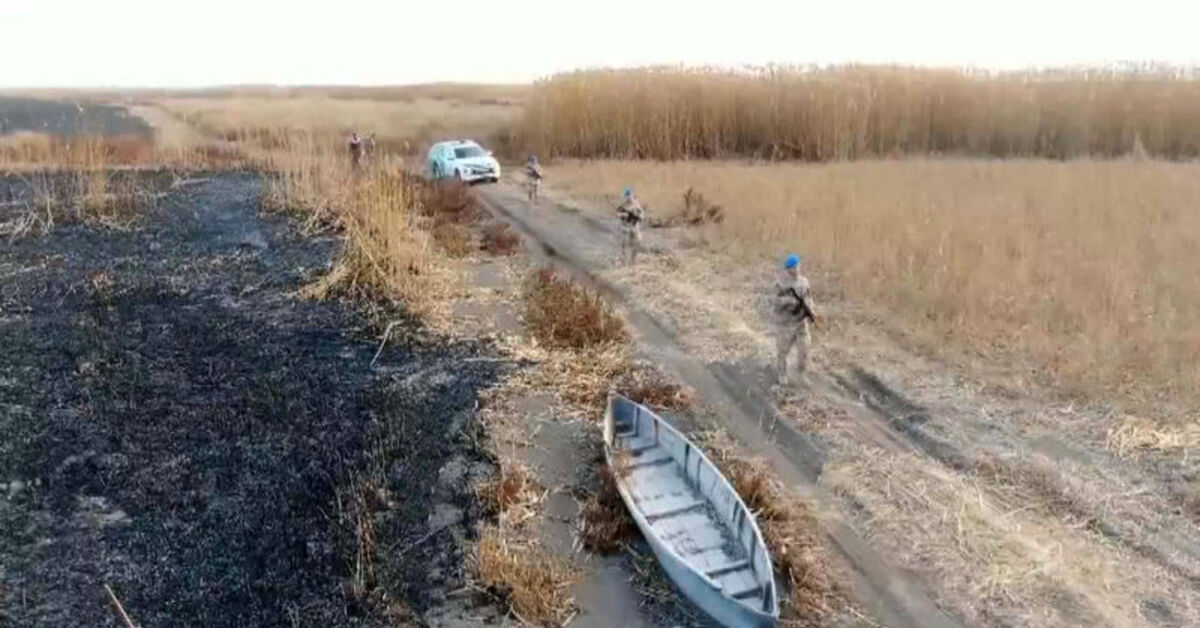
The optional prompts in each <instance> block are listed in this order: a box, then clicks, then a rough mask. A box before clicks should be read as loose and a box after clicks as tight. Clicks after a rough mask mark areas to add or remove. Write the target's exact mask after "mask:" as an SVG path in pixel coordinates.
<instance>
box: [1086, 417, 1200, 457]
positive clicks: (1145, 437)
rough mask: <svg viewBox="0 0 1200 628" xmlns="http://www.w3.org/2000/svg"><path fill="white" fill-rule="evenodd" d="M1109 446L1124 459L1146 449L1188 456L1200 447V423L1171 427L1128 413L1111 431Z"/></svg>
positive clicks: (1107, 442) (1109, 433) (1135, 455)
mask: <svg viewBox="0 0 1200 628" xmlns="http://www.w3.org/2000/svg"><path fill="white" fill-rule="evenodd" d="M1106 445H1107V447H1108V449H1109V450H1111V451H1113V452H1115V453H1116V454H1117V455H1118V456H1120V457H1122V458H1130V457H1137V456H1138V455H1140V454H1141V453H1142V452H1146V451H1154V452H1158V453H1175V452H1180V453H1183V454H1184V455H1187V454H1188V453H1190V452H1192V451H1193V450H1196V449H1200V426H1197V425H1195V424H1187V425H1182V426H1172V425H1167V424H1164V423H1161V422H1158V421H1154V420H1152V419H1147V418H1144V417H1137V416H1126V417H1125V418H1124V419H1122V421H1121V424H1120V425H1118V426H1116V427H1114V428H1112V429H1110V430H1109V431H1108V439H1107V441H1106Z"/></svg>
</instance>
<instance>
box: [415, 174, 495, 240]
mask: <svg viewBox="0 0 1200 628" xmlns="http://www.w3.org/2000/svg"><path fill="white" fill-rule="evenodd" d="M420 191H421V202H420V213H421V215H422V216H423V217H424V218H425V219H426V220H427V221H428V229H429V232H430V233H431V234H432V235H433V239H434V241H435V242H437V243H438V245H439V246H441V247H442V249H443V250H445V251H446V253H447V254H448V255H450V256H451V257H465V256H467V255H469V254H470V253H471V251H472V250H474V246H472V234H471V230H470V228H469V227H468V225H471V224H474V223H476V222H478V221H479V219H480V218H481V217H482V215H483V214H482V211H481V210H480V209H479V201H478V200H477V199H476V198H475V194H474V193H473V192H472V191H471V189H470V187H469V186H467V185H466V184H463V183H460V182H457V181H436V182H432V183H431V182H424V181H423V182H422V183H421V185H420Z"/></svg>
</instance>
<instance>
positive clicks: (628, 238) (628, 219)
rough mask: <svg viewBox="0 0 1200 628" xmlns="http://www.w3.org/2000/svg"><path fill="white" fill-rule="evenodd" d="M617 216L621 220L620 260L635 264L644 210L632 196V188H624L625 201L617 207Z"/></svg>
mask: <svg viewBox="0 0 1200 628" xmlns="http://www.w3.org/2000/svg"><path fill="white" fill-rule="evenodd" d="M617 216H618V217H619V218H620V219H621V259H628V261H629V263H630V264H633V263H636V262H637V254H638V249H640V248H641V246H642V221H643V220H645V219H646V210H644V209H642V204H641V203H639V202H638V200H637V197H636V196H634V195H633V188H625V200H624V201H622V202H621V204H620V205H618V206H617Z"/></svg>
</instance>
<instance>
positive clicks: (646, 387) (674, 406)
mask: <svg viewBox="0 0 1200 628" xmlns="http://www.w3.org/2000/svg"><path fill="white" fill-rule="evenodd" d="M616 389H617V392H619V393H621V394H622V395H624V396H626V397H628V398H629V399H632V400H633V401H636V402H637V403H640V404H642V405H644V406H646V407H648V408H651V409H654V410H671V411H675V412H684V411H686V410H689V409H691V407H692V406H693V405H694V404H695V401H696V395H695V392H694V391H692V390H691V389H689V388H686V387H684V386H683V385H681V384H680V383H679V381H678V380H676V379H675V378H673V377H671V376H669V375H667V374H666V373H664V372H662V370H660V369H658V368H657V367H654V366H651V365H648V364H638V365H635V366H633V367H632V368H631V369H630V370H629V371H628V372H627V373H625V374H624V376H622V377H621V378H620V379H618V381H617V383H616Z"/></svg>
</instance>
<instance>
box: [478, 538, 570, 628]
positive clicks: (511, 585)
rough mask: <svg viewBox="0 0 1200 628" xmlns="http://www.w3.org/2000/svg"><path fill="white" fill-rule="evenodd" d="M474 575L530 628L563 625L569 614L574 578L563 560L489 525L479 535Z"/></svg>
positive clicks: (532, 542) (529, 542) (527, 541)
mask: <svg viewBox="0 0 1200 628" xmlns="http://www.w3.org/2000/svg"><path fill="white" fill-rule="evenodd" d="M474 560H475V572H476V574H477V575H478V576H479V579H480V581H481V583H482V584H483V585H484V586H486V587H487V588H488V589H489V590H490V591H491V592H492V593H494V594H496V595H498V596H499V597H500V598H501V599H502V600H504V601H505V603H506V604H507V605H508V607H509V610H510V611H511V612H512V613H513V614H514V615H516V616H517V617H518V618H519V619H520V620H521V621H522V622H524V623H526V624H530V625H563V624H565V623H566V622H567V620H568V619H569V618H570V615H571V613H572V611H573V605H574V604H573V601H572V598H571V592H570V589H571V585H572V584H573V583H574V581H575V580H576V579H577V578H578V575H577V574H576V572H575V571H574V570H573V569H572V568H571V566H570V565H569V564H568V563H567V562H566V561H565V560H563V559H561V558H559V557H558V556H555V555H553V554H551V553H549V552H547V551H546V550H545V549H543V548H541V547H540V546H539V545H538V544H537V543H536V542H534V541H531V540H518V539H516V538H512V537H511V535H508V534H506V533H505V530H504V528H502V527H498V526H494V525H489V526H486V527H484V529H483V531H482V532H481V533H480V535H479V543H478V545H477V546H476V551H475V556H474Z"/></svg>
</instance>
